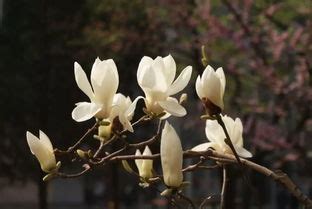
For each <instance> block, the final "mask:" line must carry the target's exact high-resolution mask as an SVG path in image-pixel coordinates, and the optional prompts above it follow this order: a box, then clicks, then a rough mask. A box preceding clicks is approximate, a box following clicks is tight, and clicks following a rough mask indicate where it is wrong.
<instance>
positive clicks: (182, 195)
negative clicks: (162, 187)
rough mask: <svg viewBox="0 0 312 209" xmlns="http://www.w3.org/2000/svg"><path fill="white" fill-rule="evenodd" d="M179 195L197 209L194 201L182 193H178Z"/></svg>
mask: <svg viewBox="0 0 312 209" xmlns="http://www.w3.org/2000/svg"><path fill="white" fill-rule="evenodd" d="M177 194H178V196H179V197H180V198H181V199H184V200H186V201H187V202H188V203H189V204H190V205H191V207H192V208H193V209H195V208H196V207H195V204H194V203H193V201H192V200H191V199H190V198H188V197H187V196H185V195H184V194H182V192H178V193H177Z"/></svg>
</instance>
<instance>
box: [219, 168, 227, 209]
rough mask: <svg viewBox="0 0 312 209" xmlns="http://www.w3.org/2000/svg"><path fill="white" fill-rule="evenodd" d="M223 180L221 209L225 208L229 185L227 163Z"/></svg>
mask: <svg viewBox="0 0 312 209" xmlns="http://www.w3.org/2000/svg"><path fill="white" fill-rule="evenodd" d="M222 170H223V180H222V190H221V202H220V209H225V193H226V187H227V181H228V179H227V168H226V165H223V169H222Z"/></svg>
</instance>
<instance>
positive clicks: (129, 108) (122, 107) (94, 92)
mask: <svg viewBox="0 0 312 209" xmlns="http://www.w3.org/2000/svg"><path fill="white" fill-rule="evenodd" d="M74 67H75V79H76V82H77V85H78V87H79V88H80V89H81V90H82V91H83V92H84V93H85V94H86V95H87V96H88V97H89V99H90V102H79V103H77V104H76V105H77V107H76V108H75V109H74V110H73V112H72V118H73V119H74V120H76V121H78V122H82V121H85V120H88V119H90V118H92V117H96V118H98V119H105V120H107V121H109V122H112V121H113V119H114V118H115V117H116V116H119V120H120V122H121V123H122V124H123V126H124V128H126V129H127V130H129V131H133V129H132V126H131V123H130V122H129V121H130V120H131V119H132V116H133V113H134V110H135V106H136V102H137V100H136V101H134V102H133V103H131V100H130V98H126V97H125V96H124V95H122V94H116V91H117V88H118V84H119V76H118V72H117V67H116V65H115V63H114V61H113V60H112V59H108V60H103V61H101V60H100V59H99V58H97V59H96V60H95V62H94V64H93V66H92V70H91V84H92V86H91V84H90V83H89V81H88V78H87V76H86V74H85V72H84V71H83V69H82V68H81V66H80V65H79V64H78V63H77V62H75V66H74Z"/></svg>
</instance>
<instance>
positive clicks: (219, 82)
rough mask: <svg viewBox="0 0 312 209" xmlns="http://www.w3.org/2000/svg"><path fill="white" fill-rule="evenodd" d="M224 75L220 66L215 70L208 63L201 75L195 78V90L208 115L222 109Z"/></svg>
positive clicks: (217, 112)
mask: <svg viewBox="0 0 312 209" xmlns="http://www.w3.org/2000/svg"><path fill="white" fill-rule="evenodd" d="M225 84H226V81H225V75H224V72H223V69H222V68H218V69H217V70H216V71H214V69H213V68H212V67H211V66H210V65H208V66H207V67H206V68H205V70H204V72H203V74H202V76H201V77H200V76H198V77H197V79H196V92H197V95H198V97H199V98H200V99H201V100H202V102H203V104H204V106H205V109H206V111H207V113H208V114H209V115H211V116H212V115H216V114H220V113H221V112H222V110H223V109H224V103H223V95H224V90H225Z"/></svg>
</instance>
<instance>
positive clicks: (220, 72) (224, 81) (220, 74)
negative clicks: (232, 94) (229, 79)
mask: <svg viewBox="0 0 312 209" xmlns="http://www.w3.org/2000/svg"><path fill="white" fill-rule="evenodd" d="M216 74H217V76H218V77H219V79H220V82H221V87H222V88H221V97H223V95H224V90H225V84H226V80H225V75H224V71H223V68H222V67H219V68H218V69H217V71H216Z"/></svg>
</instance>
